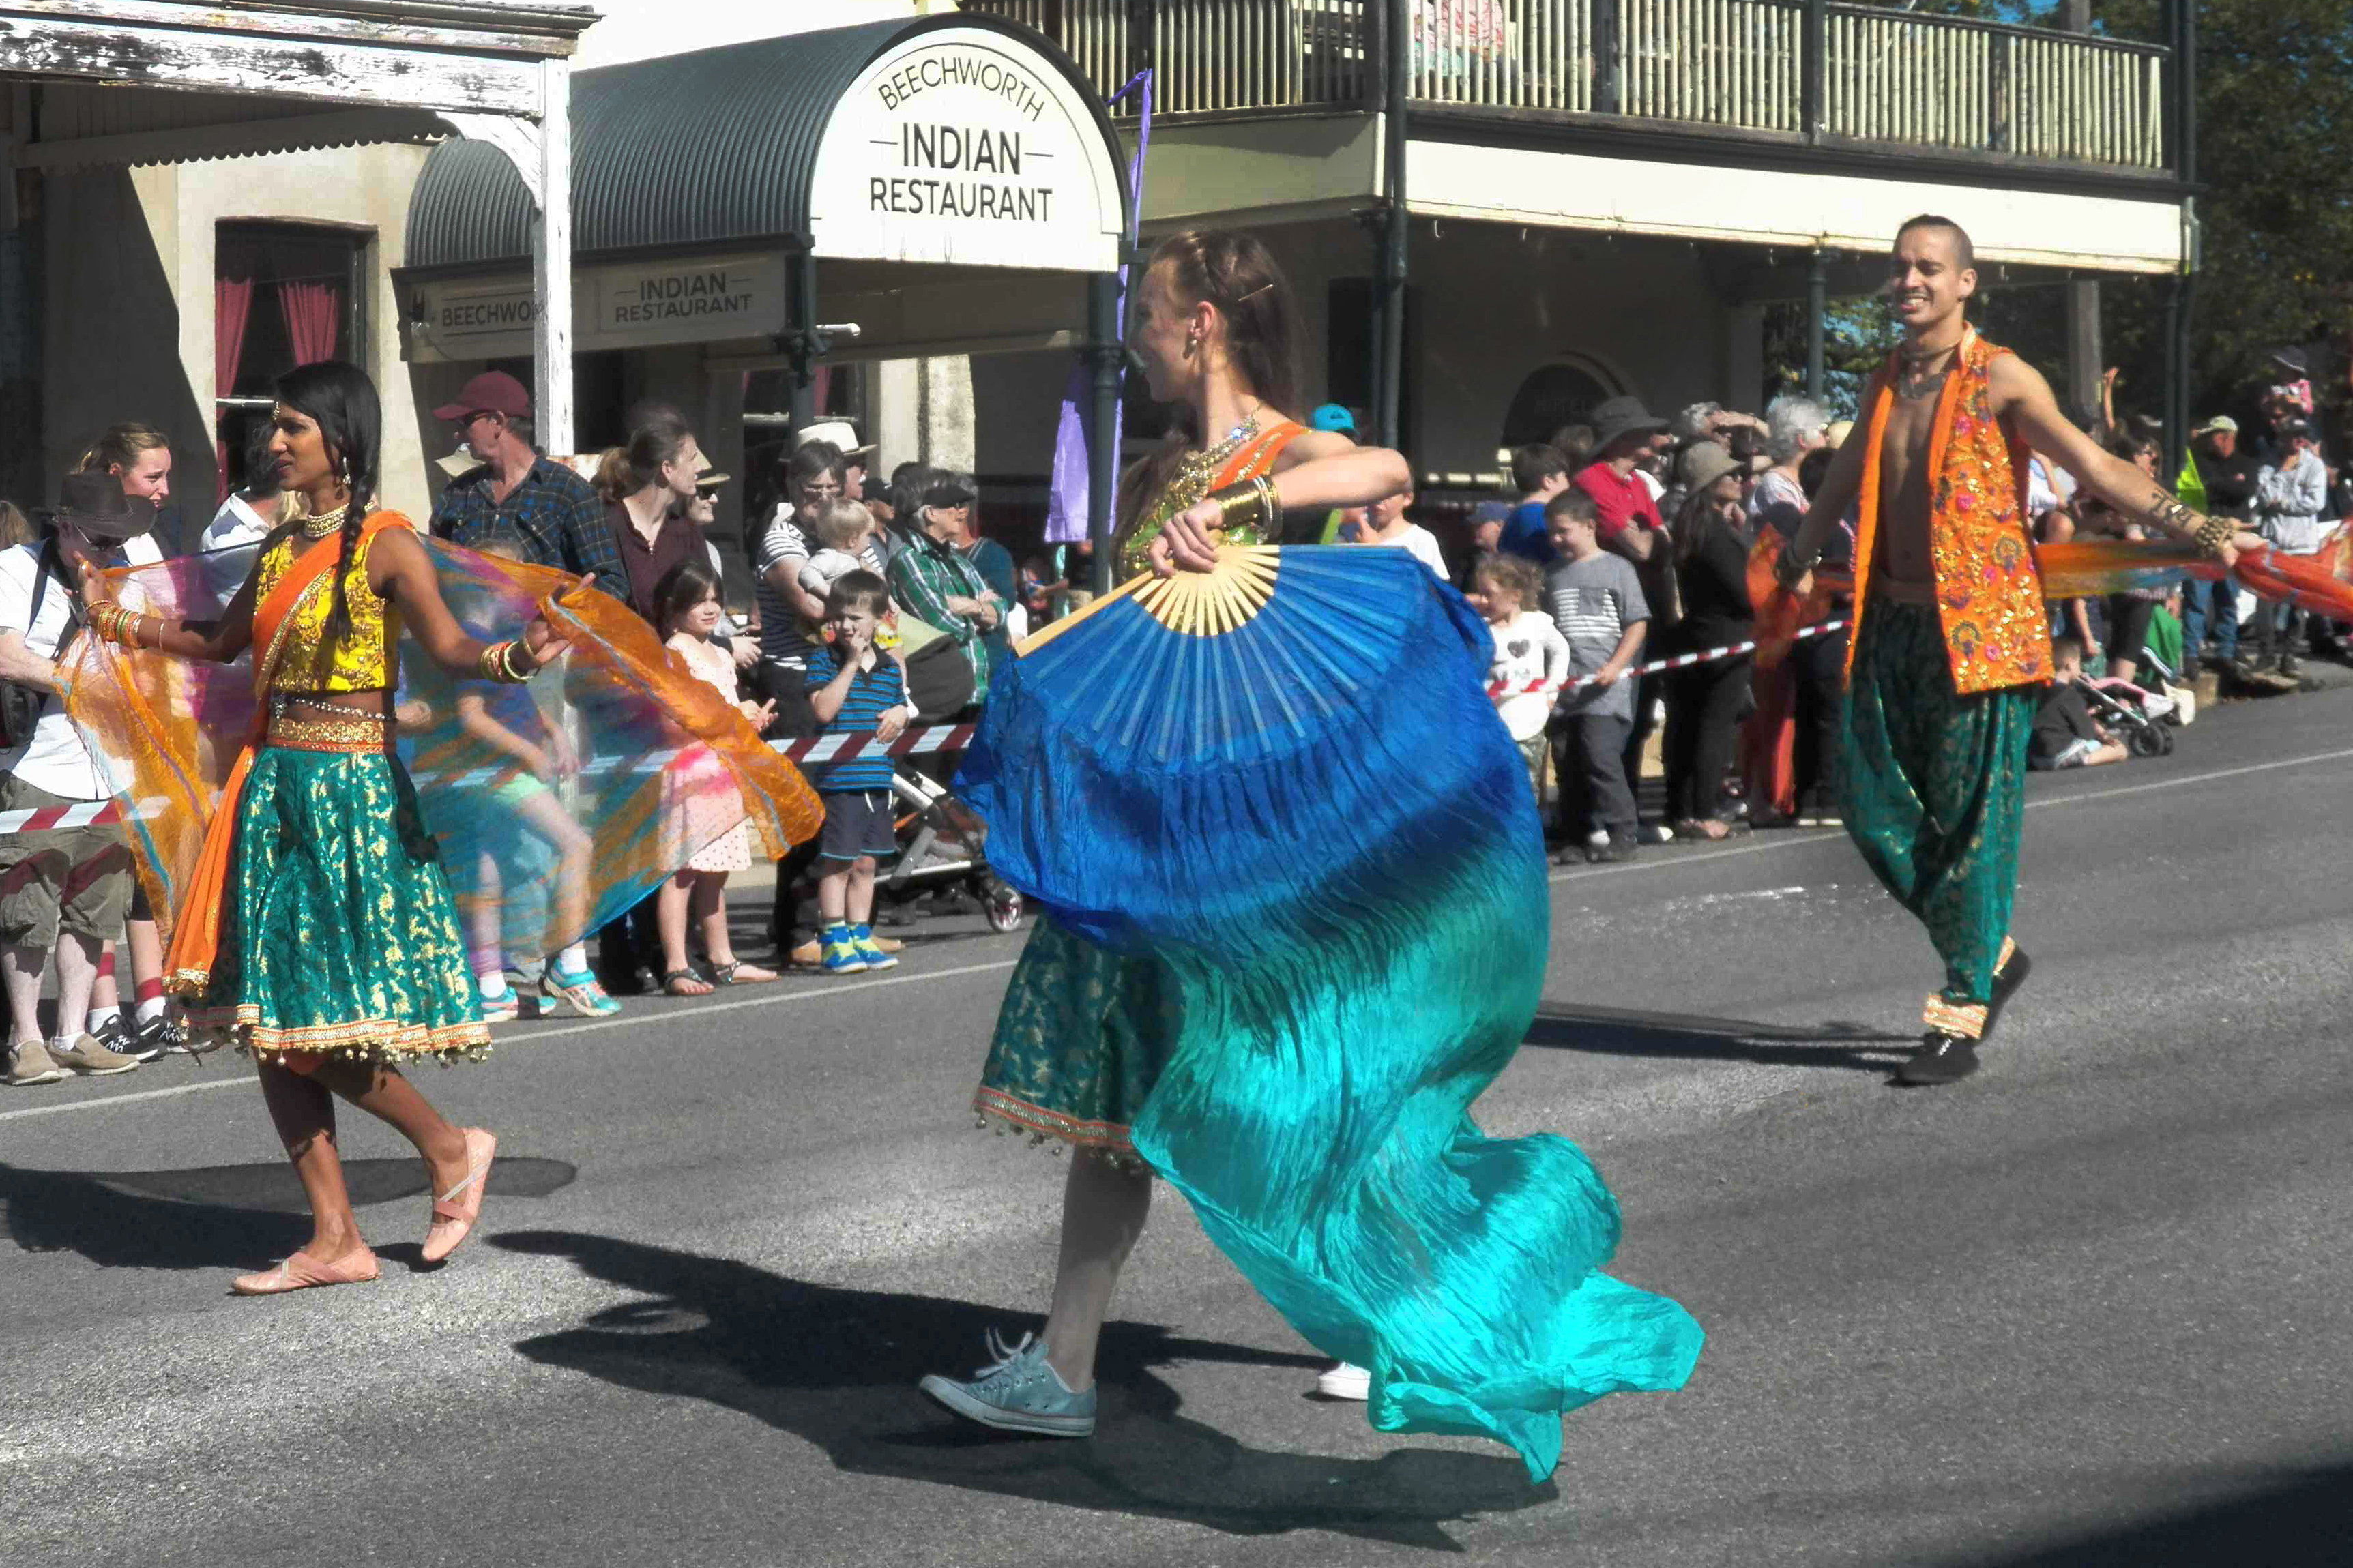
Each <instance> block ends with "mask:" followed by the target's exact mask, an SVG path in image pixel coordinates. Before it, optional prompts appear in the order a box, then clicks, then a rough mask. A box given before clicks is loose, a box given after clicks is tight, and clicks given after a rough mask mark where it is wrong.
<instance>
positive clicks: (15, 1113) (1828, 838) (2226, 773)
mask: <svg viewBox="0 0 2353 1568" xmlns="http://www.w3.org/2000/svg"><path fill="white" fill-rule="evenodd" d="M2348 758H2353V748H2348V749H2345V750H2340V751H2335V752H2314V753H2312V754H2311V755H2309V756H2303V757H2283V758H2281V759H2279V760H2278V761H2276V762H2269V763H2245V764H2243V765H2242V766H2239V767H2235V768H2216V769H2213V770H2211V772H2207V773H2187V774H2184V775H2182V776H2181V777H2179V778H2169V779H2154V780H2151V781H2150V782H2148V783H2147V784H2120V785H2118V786H2117V787H2116V788H2115V789H2105V790H2091V791H2087V792H2085V793H2084V794H2081V795H2063V796H2059V797H2057V798H2052V799H2043V800H2030V801H2028V802H2027V803H2026V809H2027V810H2029V811H2032V810H2035V809H2036V808H2038V807H2041V806H2058V805H2074V804H2075V803H2076V802H2077V801H2082V800H2105V799H2110V798H2113V797H2115V796H2116V795H2141V794H2145V793H2147V792H2148V791H2150V790H2160V789H2179V788H2181V787H2182V786H2183V785H2185V784H2206V783H2209V782H2211V781H2212V780H2215V779H2231V778H2240V777H2243V776H2244V775H2246V774H2248V773H2271V772H2273V771H2274V770H2276V769H2279V768H2295V767H2302V766H2304V765H2305V764H2306V763H2336V762H2343V761H2345V760H2347V759H2348ZM1836 837H1838V836H1837V835H1836V834H1834V833H1833V832H1831V831H1830V830H1827V829H1815V830H1811V831H1805V830H1798V831H1794V832H1792V833H1791V835H1790V836H1789V837H1778V836H1777V837H1772V838H1769V839H1767V840H1765V841H1763V842H1761V843H1755V844H1743V845H1739V846H1737V847H1734V848H1730V849H1709V850H1705V851H1703V852H1701V853H1700V854H1696V855H1678V856H1676V857H1675V858H1673V859H1672V860H1639V861H1629V862H1625V863H1622V864H1620V865H1616V866H1588V867H1585V868H1581V869H1569V870H1563V871H1555V872H1553V873H1552V875H1551V878H1550V880H1552V881H1555V882H1567V881H1575V880H1582V879H1587V878H1591V877H1606V876H1609V875H1611V874H1613V873H1616V872H1621V871H1671V870H1673V869H1675V868H1678V867H1683V866H1696V865H1698V864H1699V863H1700V862H1701V861H1703V860H1725V859H1729V858H1732V857H1733V856H1735V855H1761V854H1764V853H1765V852H1766V851H1767V850H1772V849H1794V848H1799V847H1803V846H1805V845H1808V844H1824V843H1830V842H1832V841H1833V840H1834V839H1835V838H1836ZM1014 963H1015V961H1014V960H1012V959H1009V958H1008V959H1003V960H1000V961H999V962H997V963H967V964H964V965H961V966H959V967H957V968H955V969H934V970H927V971H925V972H924V973H922V974H900V975H894V976H892V978H890V979H888V980H871V981H867V982H865V983H864V984H859V985H852V986H844V987H842V988H841V989H839V990H832V989H826V990H814V991H790V992H786V993H785V994H782V995H776V996H751V997H746V998H744V1000H743V1001H740V1002H719V1003H714V1004H712V1005H709V1006H705V1007H694V1008H689V1009H682V1010H681V1011H679V1012H675V1013H660V1014H654V1015H651V1016H633V1017H626V1018H606V1019H600V1020H598V1021H596V1022H594V1023H586V1024H568V1025H565V1026H564V1027H562V1028H557V1029H534V1030H532V1031H530V1032H529V1033H526V1034H522V1035H518V1036H516V1037H514V1038H512V1039H511V1040H508V1041H506V1042H504V1045H505V1047H506V1048H509V1049H512V1047H515V1046H519V1045H528V1044H530V1043H531V1042H533V1041H535V1040H554V1039H560V1038H562V1037H565V1036H566V1035H585V1034H588V1033H590V1032H591V1031H594V1030H599V1029H624V1028H628V1026H630V1025H632V1024H657V1023H675V1022H676V1021H678V1020H679V1019H681V1018H694V1017H704V1016H709V1015H711V1014H713V1013H733V1012H736V1011H738V1010H740V1009H742V1008H745V1007H774V1006H779V1005H792V1004H794V1003H799V1002H808V1001H815V1000H818V999H821V998H827V997H834V996H852V995H856V994H860V993H861V992H867V991H877V990H880V989H881V988H882V987H883V986H885V985H913V984H919V983H922V982H925V981H932V980H954V979H955V978H957V977H958V976H960V975H965V974H987V973H993V972H995V971H997V970H1000V969H1010V968H1012V967H1013V965H1014ZM246 1081H247V1079H246V1078H245V1075H244V1074H242V1073H239V1074H237V1075H236V1076H235V1077H233V1078H223V1079H213V1080H212V1081H210V1082H206V1083H190V1084H181V1085H178V1086H176V1087H174V1088H172V1089H142V1090H140V1091H138V1092H137V1093H135V1094H115V1095H108V1096H107V1097H105V1098H104V1099H101V1100H70V1101H69V1102H67V1103H65V1104H63V1105H35V1106H28V1107H26V1109H24V1110H0V1121H13V1120H16V1119H17V1118H19V1117H26V1116H61V1115H63V1114H64V1113H65V1112H67V1111H69V1110H96V1109H101V1108H104V1107H107V1106H114V1105H130V1104H132V1103H134V1102H136V1101H138V1100H168V1099H170V1098H171V1097H173V1096H174V1095H180V1094H202V1093H203V1092H204V1091H205V1090H206V1089H227V1088H228V1087H230V1086H231V1085H232V1084H241V1083H244V1082H246Z"/></svg>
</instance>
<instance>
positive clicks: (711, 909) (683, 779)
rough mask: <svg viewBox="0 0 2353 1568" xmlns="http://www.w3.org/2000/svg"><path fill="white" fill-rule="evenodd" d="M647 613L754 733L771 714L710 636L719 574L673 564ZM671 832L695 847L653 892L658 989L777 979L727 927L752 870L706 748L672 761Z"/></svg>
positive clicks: (686, 990)
mask: <svg viewBox="0 0 2353 1568" xmlns="http://www.w3.org/2000/svg"><path fill="white" fill-rule="evenodd" d="M654 612H655V615H656V617H657V619H656V623H655V624H656V626H658V628H659V630H660V632H661V636H662V642H663V646H665V647H668V648H670V651H671V652H673V653H675V654H677V655H678V656H679V658H681V659H682V660H683V661H684V662H685V664H686V668H687V669H688V670H689V671H690V672H691V673H692V674H693V675H694V676H695V678H696V679H700V680H702V681H705V682H707V683H708V684H709V685H710V686H711V687H712V688H713V689H715V690H717V691H718V693H719V694H720V695H721V696H722V697H724V698H725V699H726V700H728V701H730V702H733V703H734V704H735V706H736V708H737V709H738V710H740V711H741V712H742V713H743V715H744V718H746V719H748V720H750V721H751V722H752V727H753V728H754V729H755V730H757V729H765V727H766V725H767V722H768V721H769V719H770V718H771V717H773V710H772V706H771V705H770V704H768V703H765V702H749V701H745V700H744V698H743V695H742V693H741V692H740V691H739V690H738V689H737V687H736V684H735V659H734V656H733V655H732V654H731V653H729V652H728V650H727V648H726V647H724V646H723V645H722V644H720V643H717V642H714V641H712V634H713V633H714V632H716V631H717V630H718V629H719V627H720V626H721V625H722V624H723V622H724V621H725V619H726V616H727V610H726V606H725V605H723V604H722V603H721V602H720V597H719V578H718V575H717V574H715V573H713V572H712V570H711V568H710V567H709V566H708V565H706V564H704V563H702V562H701V561H696V560H686V561H681V562H680V563H678V564H677V565H675V566H673V567H671V568H670V571H669V572H667V573H665V574H663V576H662V580H661V581H660V582H659V583H657V584H654ZM743 817H744V804H743V800H742V797H741V796H739V795H737V794H736V792H735V786H734V784H733V780H732V779H731V778H730V777H729V775H728V773H727V770H726V767H725V765H724V764H723V763H721V762H720V761H719V759H718V758H717V757H716V756H714V755H712V752H711V751H710V750H709V748H707V747H703V746H700V745H691V746H688V747H686V748H685V749H684V750H683V751H681V752H680V753H679V756H678V759H677V760H676V761H675V762H674V763H671V764H670V814H669V822H670V831H671V832H672V833H673V834H675V835H677V836H678V838H679V840H680V842H681V845H683V844H695V845H699V846H701V847H699V848H697V849H696V850H695V851H694V852H693V854H692V855H691V857H690V858H688V860H687V862H686V867H685V868H684V869H683V870H681V871H680V872H679V873H678V875H677V876H675V877H672V878H671V879H670V880H669V881H667V882H665V883H663V884H662V887H661V890H660V891H659V893H657V894H655V895H654V900H655V901H654V918H655V923H656V924H657V926H659V929H660V931H661V944H662V989H663V990H664V991H666V992H668V993H669V994H670V995H672V996H707V995H709V994H711V988H712V984H713V983H714V982H715V983H717V984H721V985H750V984H759V983H761V982H764V981H770V980H774V979H775V978H776V975H775V974H774V973H772V972H770V971H768V970H765V969H762V968H759V967H757V966H756V965H754V964H749V963H743V962H741V961H740V960H738V959H737V958H736V956H735V949H734V945H733V942H731V941H730V940H729V937H728V933H727V902H726V898H725V892H726V888H727V875H728V873H729V872H731V871H748V870H750V869H751V868H752V846H751V838H750V837H749V836H748V835H747V834H746V833H745V832H744V821H743ZM719 820H725V821H728V822H731V823H732V824H733V826H729V827H727V828H725V829H724V830H723V831H720V832H716V833H714V832H713V831H712V824H713V823H714V822H716V821H719ZM690 919H691V920H692V921H693V922H694V924H696V925H697V926H699V927H701V928H702V951H703V954H704V956H705V957H706V958H708V959H709V960H710V962H711V978H710V979H708V980H706V979H704V978H703V977H702V975H701V974H699V973H696V972H695V969H694V966H693V964H692V963H690V962H689V961H688V958H687V952H686V931H687V922H688V921H689V920H690Z"/></svg>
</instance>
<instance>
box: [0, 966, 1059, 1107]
mask: <svg viewBox="0 0 2353 1568" xmlns="http://www.w3.org/2000/svg"><path fill="white" fill-rule="evenodd" d="M1017 962H1018V961H1017V960H1015V959H1010V958H1007V959H1000V960H999V961H997V963H966V964H961V965H959V966H957V967H956V968H954V969H929V970H925V971H924V972H923V973H921V974H895V975H892V977H891V978H890V979H888V980H869V981H866V982H864V983H863V984H857V985H844V986H840V987H839V988H834V987H828V988H825V989H820V990H810V991H786V992H782V993H772V994H769V995H766V996H747V997H744V999H743V1000H741V1001H737V1002H715V1003H712V1004H711V1005H708V1006H703V1007H682V1008H680V1009H678V1010H676V1011H674V1012H661V1013H647V1014H638V1015H635V1016H628V1017H621V1018H598V1019H596V1020H594V1021H592V1022H588V1023H582V1024H566V1025H565V1026H562V1027H561V1028H554V1029H529V1030H525V1031H523V1032H522V1033H520V1034H516V1035H513V1036H510V1037H506V1038H503V1039H499V1040H495V1041H494V1042H493V1044H494V1046H495V1047H496V1048H497V1049H498V1050H501V1051H506V1050H512V1049H513V1048H514V1047H517V1046H530V1045H537V1044H538V1043H539V1042H540V1041H542V1040H557V1039H562V1038H563V1037H565V1036H566V1035H586V1034H595V1033H602V1032H603V1031H605V1030H607V1029H626V1028H628V1027H629V1026H631V1025H633V1024H675V1023H677V1022H679V1021H680V1020H681V1019H691V1018H708V1017H709V1016H712V1014H713V1013H737V1012H741V1011H743V1010H744V1008H746V1007H788V1006H791V1005H794V1004H795V1003H798V1002H824V1001H835V1000H840V999H844V998H848V997H852V996H858V995H862V994H865V993H867V992H870V991H879V990H881V988H882V987H883V986H885V985H915V984H923V983H924V982H926V981H932V980H954V979H955V978H957V977H958V976H959V975H965V974H987V973H993V972H994V971H997V970H1000V969H1010V968H1012V967H1013V965H1014V964H1015V963H1017ZM648 1000H652V998H648ZM169 1059H170V1058H164V1060H169ZM232 1059H233V1058H232ZM252 1081H253V1080H252V1079H248V1078H247V1077H246V1076H245V1074H244V1073H243V1072H234V1073H231V1074H229V1075H227V1076H226V1077H223V1078H216V1079H206V1081H204V1082H203V1083H184V1084H176V1085H174V1086H173V1087H172V1088H170V1089H141V1090H139V1091H138V1092H137V1093H135V1094H111V1095H107V1096H105V1097H103V1098H101V1099H96V1100H68V1101H66V1102H65V1103H63V1104H61V1105H34V1106H27V1107H26V1109H24V1110H0V1121H16V1120H17V1119H18V1118H21V1117H26V1116H62V1115H64V1114H65V1113H66V1112H67V1111H69V1110H107V1109H110V1108H111V1107H113V1106H117V1105H132V1104H135V1103H136V1102H138V1101H140V1100H170V1099H172V1098H173V1097H174V1096H175V1095H182V1094H202V1093H204V1092H205V1091H206V1090H207V1089H234V1088H237V1087H239V1086H242V1085H247V1084H250V1083H251V1082H252Z"/></svg>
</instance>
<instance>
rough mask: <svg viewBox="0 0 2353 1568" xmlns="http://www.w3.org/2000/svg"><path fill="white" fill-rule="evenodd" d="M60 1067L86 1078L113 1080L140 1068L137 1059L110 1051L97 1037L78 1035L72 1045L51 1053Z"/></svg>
mask: <svg viewBox="0 0 2353 1568" xmlns="http://www.w3.org/2000/svg"><path fill="white" fill-rule="evenodd" d="M49 1055H51V1056H52V1057H55V1058H57V1063H58V1066H59V1067H61V1068H65V1069H66V1070H67V1071H69V1072H78V1073H79V1074H81V1076H82V1077H84V1078H112V1077H113V1076H114V1075H115V1074H117V1073H125V1072H130V1071H132V1070H133V1069H134V1068H137V1067H138V1066H139V1058H137V1057H132V1056H125V1055H123V1054H122V1053H121V1051H118V1050H112V1049H110V1048H109V1047H107V1046H106V1045H105V1043H104V1042H102V1041H101V1040H100V1039H99V1037H97V1036H96V1035H88V1034H83V1035H76V1036H75V1037H73V1040H72V1042H71V1043H70V1044H69V1045H65V1046H61V1047H58V1048H57V1049H55V1050H53V1051H51V1052H50V1053H49Z"/></svg>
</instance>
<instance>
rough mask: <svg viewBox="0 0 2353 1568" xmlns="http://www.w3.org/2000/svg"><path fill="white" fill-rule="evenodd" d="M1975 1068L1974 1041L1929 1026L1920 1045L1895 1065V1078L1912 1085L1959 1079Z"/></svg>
mask: <svg viewBox="0 0 2353 1568" xmlns="http://www.w3.org/2000/svg"><path fill="white" fill-rule="evenodd" d="M1977 1070H1978V1051H1977V1043H1976V1042H1975V1041H1973V1040H1970V1039H1968V1038H1967V1037H1964V1036H1960V1035H1948V1034H1947V1033H1946V1032H1945V1031H1944V1030H1942V1029H1931V1030H1929V1031H1928V1032H1927V1033H1926V1034H1925V1035H1923V1036H1921V1037H1920V1047H1919V1048H1918V1049H1917V1050H1915V1051H1914V1052H1913V1053H1912V1054H1911V1055H1910V1056H1909V1057H1907V1058H1905V1059H1904V1062H1903V1064H1902V1065H1901V1066H1899V1067H1898V1068H1896V1069H1895V1081H1896V1082H1897V1083H1900V1084H1905V1085H1907V1086H1909V1087H1911V1088H1914V1089H1924V1088H1926V1087H1928V1086H1930V1085H1932V1084H1939V1083H1958V1082H1959V1081H1960V1080H1961V1079H1965V1078H1967V1077H1968V1076H1969V1074H1971V1073H1973V1072H1975V1071H1977Z"/></svg>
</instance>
